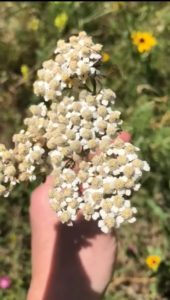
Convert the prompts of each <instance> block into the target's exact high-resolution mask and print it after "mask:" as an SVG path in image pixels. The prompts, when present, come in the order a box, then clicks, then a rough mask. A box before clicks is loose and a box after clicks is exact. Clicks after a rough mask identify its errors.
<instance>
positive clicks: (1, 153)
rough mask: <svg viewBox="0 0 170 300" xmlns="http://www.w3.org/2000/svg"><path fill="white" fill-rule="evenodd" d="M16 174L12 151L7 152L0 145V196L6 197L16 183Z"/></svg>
mask: <svg viewBox="0 0 170 300" xmlns="http://www.w3.org/2000/svg"><path fill="white" fill-rule="evenodd" d="M16 172H17V170H16V167H15V157H14V153H13V150H12V149H10V150H7V149H6V147H5V146H4V145H3V144H0V195H3V196H4V197H8V195H9V192H10V191H11V190H12V188H13V186H14V185H16V183H17V179H16V177H15V175H16Z"/></svg>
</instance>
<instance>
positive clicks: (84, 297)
mask: <svg viewBox="0 0 170 300" xmlns="http://www.w3.org/2000/svg"><path fill="white" fill-rule="evenodd" d="M119 136H120V137H121V138H122V139H123V140H125V141H127V135H126V134H124V133H121V134H120V135H119ZM51 185H52V177H48V178H47V180H46V182H45V183H43V184H41V185H40V186H39V187H38V188H37V189H36V190H35V191H34V192H33V194H32V197H31V205H30V221H31V230H32V280H31V285H30V289H29V292H28V297H27V300H66V299H67V300H68V299H71V300H77V299H81V300H97V299H100V298H101V295H102V294H103V292H104V290H105V289H106V287H107V285H108V283H109V281H110V278H111V276H112V271H113V267H114V264H115V259H116V250H117V241H116V235H115V232H113V233H112V234H103V233H102V232H101V231H100V230H99V229H98V227H97V225H96V223H95V222H94V221H90V222H87V221H85V220H84V219H83V218H82V217H81V216H79V218H78V220H77V221H76V222H75V224H74V226H73V227H68V226H67V225H65V224H61V223H60V222H59V220H58V219H57V217H56V214H55V212H54V211H52V209H51V208H50V206H49V203H48V192H49V189H50V187H51Z"/></svg>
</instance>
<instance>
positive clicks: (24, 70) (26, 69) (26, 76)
mask: <svg viewBox="0 0 170 300" xmlns="http://www.w3.org/2000/svg"><path fill="white" fill-rule="evenodd" d="M20 71H21V74H22V77H23V79H24V80H25V81H28V79H29V67H28V66H27V65H21V68H20Z"/></svg>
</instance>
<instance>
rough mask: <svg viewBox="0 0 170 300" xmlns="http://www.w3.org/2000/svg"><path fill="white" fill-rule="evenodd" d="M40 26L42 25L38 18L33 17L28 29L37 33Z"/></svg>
mask: <svg viewBox="0 0 170 300" xmlns="http://www.w3.org/2000/svg"><path fill="white" fill-rule="evenodd" d="M39 25H40V20H39V19H38V18H36V17H32V18H31V19H30V20H29V22H28V24H27V27H28V29H29V30H32V31H37V30H38V28H39Z"/></svg>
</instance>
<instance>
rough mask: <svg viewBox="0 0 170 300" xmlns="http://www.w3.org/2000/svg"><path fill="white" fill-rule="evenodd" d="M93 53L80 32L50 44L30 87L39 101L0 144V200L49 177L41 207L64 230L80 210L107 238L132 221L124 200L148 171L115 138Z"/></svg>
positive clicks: (124, 138)
mask: <svg viewBox="0 0 170 300" xmlns="http://www.w3.org/2000/svg"><path fill="white" fill-rule="evenodd" d="M101 48H102V46H101V45H100V44H95V43H94V42H93V41H92V38H91V37H89V36H88V35H87V34H86V33H85V32H81V33H79V35H78V36H72V37H70V39H69V42H65V41H63V40H60V41H58V44H57V48H56V50H55V56H54V59H51V60H48V61H46V62H44V63H43V68H42V69H40V70H39V71H38V79H37V80H36V82H35V83H34V91H35V93H36V94H37V95H39V96H41V97H42V98H43V100H42V102H40V103H39V104H37V105H32V106H30V115H29V116H28V117H27V118H26V119H25V120H24V124H25V129H23V130H21V131H20V132H19V133H18V134H15V135H14V136H13V142H14V148H13V149H10V150H7V149H6V147H5V146H4V145H1V146H0V195H4V196H8V194H9V192H10V191H11V190H12V188H13V187H14V185H15V184H16V183H19V182H22V181H34V180H36V177H37V175H38V174H45V175H49V174H51V175H52V176H53V179H54V180H53V186H52V188H51V190H50V192H49V203H50V206H51V207H52V209H54V211H55V212H56V216H57V217H58V218H59V219H60V221H61V222H62V223H67V224H68V225H72V224H73V223H74V221H75V220H76V219H77V213H78V212H79V211H81V214H82V215H83V216H84V218H85V219H86V220H87V221H89V220H95V221H96V222H97V224H98V227H99V228H100V229H101V230H102V231H103V232H105V233H108V232H111V230H112V229H113V228H114V227H116V228H118V227H120V225H121V224H122V223H124V222H127V223H133V222H135V220H136V213H137V209H136V208H135V207H134V206H133V205H132V204H131V201H130V198H131V196H132V195H133V193H134V192H135V191H137V190H138V189H139V188H140V183H139V180H140V178H141V176H142V173H143V171H149V165H148V164H147V162H146V161H142V160H141V159H140V158H139V157H138V152H139V148H137V147H135V146H133V145H132V144H131V143H130V135H128V134H127V133H126V134H123V133H121V124H122V122H123V121H122V120H121V113H120V112H119V111H118V110H115V109H113V107H114V105H115V100H116V95H115V93H114V92H113V91H112V90H111V89H106V88H101V84H100V85H99V87H98V82H99V80H100V77H101V70H100V62H101V59H102V55H101V53H100V51H101ZM47 102H48V104H47ZM96 153H97V154H96ZM75 166H76V168H75Z"/></svg>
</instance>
